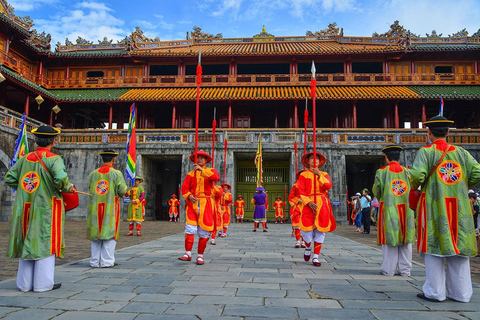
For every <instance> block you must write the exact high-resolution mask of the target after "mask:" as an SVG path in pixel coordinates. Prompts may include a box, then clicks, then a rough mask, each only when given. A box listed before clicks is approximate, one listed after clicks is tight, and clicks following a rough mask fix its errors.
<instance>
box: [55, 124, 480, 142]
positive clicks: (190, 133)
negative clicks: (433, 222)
mask: <svg viewBox="0 0 480 320" xmlns="http://www.w3.org/2000/svg"><path fill="white" fill-rule="evenodd" d="M200 132H201V133H200V134H199V142H200V143H207V142H209V143H210V142H211V141H212V131H211V129H201V130H200ZM311 132H312V129H309V131H308V135H307V143H309V144H310V143H312V142H313V137H312V134H311ZM260 134H262V143H263V144H264V145H265V146H268V145H273V144H275V145H293V144H294V143H295V142H297V143H304V142H305V140H304V132H303V130H302V129H217V130H216V139H215V140H216V141H217V142H218V143H223V142H224V140H225V139H227V140H228V144H229V145H231V146H234V145H239V144H252V145H256V144H257V143H258V139H259V136H260ZM126 141H127V130H90V129H89V130H63V131H62V134H61V136H60V141H59V142H60V143H67V144H69V143H79V144H84V143H85V144H97V143H98V144H101V143H126ZM194 141H195V130H193V129H145V130H142V129H138V130H137V144H139V145H141V144H164V145H175V144H188V143H193V142H194ZM448 141H449V142H451V143H455V144H460V145H465V144H466V145H473V144H479V143H480V129H452V130H451V132H450V134H449V136H448ZM427 142H428V141H427V136H426V130H425V129H367V128H360V129H330V128H322V129H317V143H318V144H337V145H348V144H356V145H358V144H378V145H385V144H402V145H409V144H415V145H419V144H421V145H425V144H426V143H427Z"/></svg>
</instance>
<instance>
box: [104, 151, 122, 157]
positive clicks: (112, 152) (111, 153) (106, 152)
mask: <svg viewBox="0 0 480 320" xmlns="http://www.w3.org/2000/svg"><path fill="white" fill-rule="evenodd" d="M100 155H101V156H115V157H116V156H118V152H115V151H113V150H103V151H102V152H100Z"/></svg>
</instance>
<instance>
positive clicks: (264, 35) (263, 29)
mask: <svg viewBox="0 0 480 320" xmlns="http://www.w3.org/2000/svg"><path fill="white" fill-rule="evenodd" d="M253 37H254V38H274V37H275V36H274V35H273V34H270V33H268V32H267V31H266V30H265V25H263V28H262V32H260V33H258V34H256V35H254V36H253Z"/></svg>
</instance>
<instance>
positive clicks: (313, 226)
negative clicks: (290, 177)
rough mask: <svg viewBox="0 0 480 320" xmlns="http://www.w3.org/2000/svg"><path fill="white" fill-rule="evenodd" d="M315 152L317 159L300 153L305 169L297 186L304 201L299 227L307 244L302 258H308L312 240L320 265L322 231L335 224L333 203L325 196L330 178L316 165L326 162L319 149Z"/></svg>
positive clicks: (330, 229)
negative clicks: (318, 151)
mask: <svg viewBox="0 0 480 320" xmlns="http://www.w3.org/2000/svg"><path fill="white" fill-rule="evenodd" d="M316 155H317V159H315V157H314V155H313V152H310V153H307V154H304V155H303V157H302V163H303V165H305V167H306V168H308V170H307V171H305V172H302V174H300V177H299V178H298V187H299V189H300V199H301V200H302V203H303V208H302V210H301V213H300V229H301V233H302V237H303V239H304V240H305V245H306V248H305V253H304V256H303V258H304V260H305V261H310V255H311V249H310V245H311V242H312V241H313V242H314V246H313V259H312V263H313V265H314V266H316V267H319V266H321V263H320V261H319V260H318V255H319V254H320V250H321V249H322V243H323V241H324V240H325V232H332V231H333V230H335V228H336V226H337V225H336V222H335V217H334V216H333V211H332V205H331V204H330V200H329V199H328V190H329V189H330V188H332V181H331V180H330V176H329V175H328V173H326V172H323V171H320V170H319V169H318V168H321V167H323V166H324V165H325V162H326V159H325V156H323V155H322V154H320V153H316ZM315 160H316V161H315Z"/></svg>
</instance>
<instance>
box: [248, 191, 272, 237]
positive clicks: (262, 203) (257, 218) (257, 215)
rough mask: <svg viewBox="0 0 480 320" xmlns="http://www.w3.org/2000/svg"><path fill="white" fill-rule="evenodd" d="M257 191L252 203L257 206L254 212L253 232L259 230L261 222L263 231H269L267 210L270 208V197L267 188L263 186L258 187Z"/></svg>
mask: <svg viewBox="0 0 480 320" xmlns="http://www.w3.org/2000/svg"><path fill="white" fill-rule="evenodd" d="M256 190H257V193H256V194H255V195H254V196H253V199H252V204H253V206H254V208H255V210H254V212H253V223H254V225H253V232H257V228H258V225H259V223H260V222H261V223H262V227H263V232H267V229H266V226H267V216H266V211H267V210H268V199H267V194H266V193H265V189H264V188H263V187H258V188H257V189H256Z"/></svg>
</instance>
